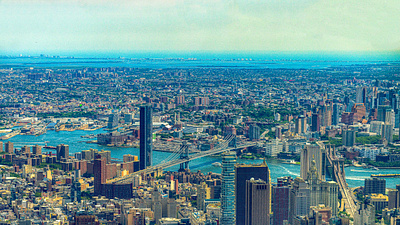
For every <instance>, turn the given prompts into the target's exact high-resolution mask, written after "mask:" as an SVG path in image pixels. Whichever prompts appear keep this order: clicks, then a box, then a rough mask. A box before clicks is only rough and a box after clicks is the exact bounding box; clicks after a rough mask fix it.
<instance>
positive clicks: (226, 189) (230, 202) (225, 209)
mask: <svg viewBox="0 0 400 225" xmlns="http://www.w3.org/2000/svg"><path fill="white" fill-rule="evenodd" d="M235 164H236V152H227V153H225V154H223V155H222V186H221V209H222V216H221V225H234V224H235Z"/></svg>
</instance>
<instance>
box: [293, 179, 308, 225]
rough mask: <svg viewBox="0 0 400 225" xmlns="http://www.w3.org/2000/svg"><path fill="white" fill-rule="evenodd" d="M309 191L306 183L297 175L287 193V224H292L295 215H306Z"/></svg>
mask: <svg viewBox="0 0 400 225" xmlns="http://www.w3.org/2000/svg"><path fill="white" fill-rule="evenodd" d="M310 197H311V191H310V188H309V187H308V184H307V183H306V182H305V181H304V180H303V179H302V178H300V177H297V178H296V179H295V180H294V182H293V184H292V186H291V188H290V193H289V224H293V219H294V218H295V217H296V216H306V215H307V214H308V212H309V210H310V202H311V199H310Z"/></svg>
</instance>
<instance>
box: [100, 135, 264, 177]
mask: <svg viewBox="0 0 400 225" xmlns="http://www.w3.org/2000/svg"><path fill="white" fill-rule="evenodd" d="M255 145H256V143H254V142H238V141H237V139H236V136H235V135H227V136H226V137H225V138H224V139H223V140H221V141H219V142H218V144H217V145H216V146H215V147H214V148H213V149H210V150H208V151H202V152H199V153H195V154H189V146H188V144H187V143H183V144H182V145H181V146H180V147H178V148H176V149H175V150H174V151H173V153H172V154H171V155H170V156H169V157H167V158H166V159H164V160H163V161H162V162H160V163H159V164H157V165H154V166H150V167H147V168H146V169H144V170H139V171H136V172H134V173H131V174H129V175H126V176H122V177H117V178H114V179H111V180H108V181H107V183H115V184H122V183H129V182H132V179H133V178H134V177H135V176H137V175H142V174H144V175H148V174H151V175H154V176H159V175H161V174H162V171H163V170H164V169H166V168H169V167H172V166H176V165H180V169H187V168H189V162H190V161H192V160H195V159H199V158H202V157H206V156H211V155H216V154H220V153H223V152H228V151H232V150H236V149H243V148H248V147H252V146H255Z"/></svg>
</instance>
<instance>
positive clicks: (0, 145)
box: [0, 141, 3, 152]
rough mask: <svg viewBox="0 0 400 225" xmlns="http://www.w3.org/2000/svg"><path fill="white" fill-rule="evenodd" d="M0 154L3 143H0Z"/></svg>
mask: <svg viewBox="0 0 400 225" xmlns="http://www.w3.org/2000/svg"><path fill="white" fill-rule="evenodd" d="M0 152H3V142H1V141H0Z"/></svg>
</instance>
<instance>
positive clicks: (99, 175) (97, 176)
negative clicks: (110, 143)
mask: <svg viewBox="0 0 400 225" xmlns="http://www.w3.org/2000/svg"><path fill="white" fill-rule="evenodd" d="M106 160H107V159H106V158H102V157H101V156H100V155H97V157H96V159H95V160H94V164H93V173H94V195H103V194H104V191H103V184H105V183H106V181H107V179H106V178H107V174H106Z"/></svg>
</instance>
